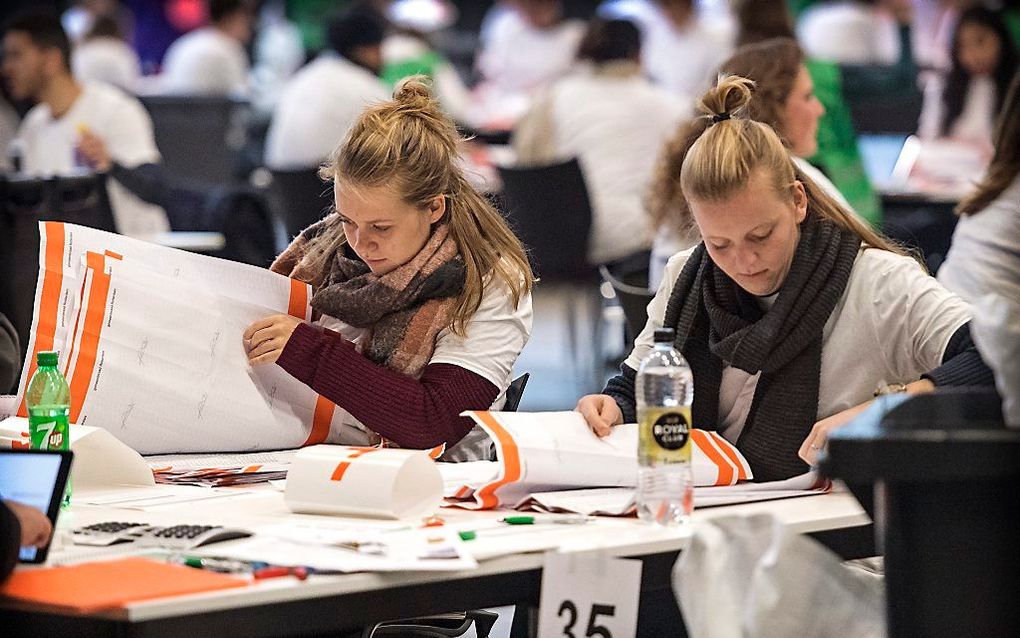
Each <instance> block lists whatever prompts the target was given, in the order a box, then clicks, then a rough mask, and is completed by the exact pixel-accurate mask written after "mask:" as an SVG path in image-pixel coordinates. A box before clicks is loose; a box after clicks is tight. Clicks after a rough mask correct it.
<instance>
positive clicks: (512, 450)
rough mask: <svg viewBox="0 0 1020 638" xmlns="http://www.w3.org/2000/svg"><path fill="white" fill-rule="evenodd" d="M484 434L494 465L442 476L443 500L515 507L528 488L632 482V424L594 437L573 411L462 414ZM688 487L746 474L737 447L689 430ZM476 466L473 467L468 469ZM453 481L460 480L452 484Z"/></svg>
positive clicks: (634, 439) (469, 505)
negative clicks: (493, 453) (491, 448)
mask: <svg viewBox="0 0 1020 638" xmlns="http://www.w3.org/2000/svg"><path fill="white" fill-rule="evenodd" d="M464 414H465V416H470V417H471V418H472V419H473V420H474V421H475V422H476V423H477V424H478V425H479V426H481V427H482V429H483V430H485V431H486V432H488V434H489V436H490V437H491V438H492V440H493V443H494V445H495V447H496V458H497V460H496V461H495V462H491V463H490V462H484V461H483V462H476V463H472V464H470V466H471V467H468V465H469V464H464V465H465V467H464V468H463V471H459V470H461V468H454V471H453V472H450V473H444V474H446V475H447V477H448V479H447V481H446V483H447V488H446V489H445V490H444V491H445V492H446V496H447V502H448V503H449V504H451V505H456V506H459V507H463V508H466V509H490V508H493V507H497V506H510V507H513V506H516V505H518V504H520V503H521V502H522V501H523V500H525V499H526V498H527V497H529V496H530V495H531V494H532V493H534V492H542V491H548V490H562V489H568V488H586V487H633V486H634V485H635V482H636V480H637V473H638V465H637V454H636V451H637V436H638V433H637V425H636V424H634V423H625V424H623V425H620V426H617V427H614V428H613V431H612V432H611V433H610V434H609V435H608V436H606V437H604V438H598V437H596V436H595V435H594V434H593V433H592V432H591V430H590V429H589V428H588V425H587V424H586V423H585V421H584V417H583V416H581V414H580V413H578V412H533V413H527V412H465V413H464ZM691 443H692V444H693V447H692V450H691V470H692V476H693V480H694V484H695V485H698V486H707V485H734V484H736V483H737V482H739V481H746V480H749V479H751V478H752V474H751V468H750V466H749V465H748V463H747V460H746V459H744V457H743V455H741V454H740V451H739V450H737V448H735V447H733V445H732V444H730V443H729V441H727V440H726V439H724V438H722V437H721V436H719V435H718V434H717V433H715V432H708V431H705V430H691ZM476 470H477V472H476ZM458 483H461V484H459V485H458Z"/></svg>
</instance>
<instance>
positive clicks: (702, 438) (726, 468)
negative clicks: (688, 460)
mask: <svg viewBox="0 0 1020 638" xmlns="http://www.w3.org/2000/svg"><path fill="white" fill-rule="evenodd" d="M691 438H692V439H694V443H695V444H696V445H697V446H698V447H699V448H700V449H701V451H702V452H704V453H705V456H707V457H708V460H710V461H712V463H715V466H716V467H717V468H719V476H718V478H717V479H716V481H715V484H716V485H732V484H733V473H734V471H733V466H732V465H730V463H729V461H727V460H726V457H724V456H723V455H722V453H721V452H719V450H717V449H716V448H715V444H714V443H712V440H711V439H709V438H708V435H707V434H705V433H704V432H702V431H701V430H691Z"/></svg>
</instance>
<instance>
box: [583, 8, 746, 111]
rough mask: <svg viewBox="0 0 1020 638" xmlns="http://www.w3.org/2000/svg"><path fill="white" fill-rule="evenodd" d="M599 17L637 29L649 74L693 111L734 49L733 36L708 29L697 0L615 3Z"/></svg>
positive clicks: (643, 62) (602, 9)
mask: <svg viewBox="0 0 1020 638" xmlns="http://www.w3.org/2000/svg"><path fill="white" fill-rule="evenodd" d="M598 13H599V15H600V16H603V17H606V18H622V19H628V20H632V21H634V22H635V23H636V24H637V25H638V27H639V28H640V29H641V41H642V51H643V55H642V64H643V66H644V69H645V73H646V74H648V76H650V77H651V78H652V80H653V81H654V82H655V83H656V84H659V85H660V86H662V87H663V88H665V89H666V90H668V91H670V92H671V93H673V94H675V95H677V96H678V97H679V99H680V100H681V101H682V102H683V103H684V104H685V105H687V107H688V108H689V109H691V111H693V110H694V98H695V97H696V96H698V95H701V93H702V92H703V91H704V90H705V89H707V88H708V87H710V86H711V85H712V83H713V81H714V79H715V72H716V70H717V69H718V68H719V63H720V62H722V61H723V60H725V59H726V56H728V55H729V54H730V52H731V51H732V50H733V36H732V34H731V33H730V32H728V31H727V30H725V29H722V28H719V27H717V26H715V25H709V24H708V23H707V22H706V21H705V20H704V19H703V18H702V16H700V15H699V13H698V10H697V7H696V6H695V3H694V0H613V1H610V2H604V3H603V4H602V5H601V6H600V7H599V9H598Z"/></svg>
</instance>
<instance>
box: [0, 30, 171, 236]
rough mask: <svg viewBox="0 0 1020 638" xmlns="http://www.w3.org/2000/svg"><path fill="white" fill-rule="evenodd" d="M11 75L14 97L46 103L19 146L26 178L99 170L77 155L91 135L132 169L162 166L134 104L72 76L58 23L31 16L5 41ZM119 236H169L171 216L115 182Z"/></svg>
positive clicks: (31, 117) (33, 114)
mask: <svg viewBox="0 0 1020 638" xmlns="http://www.w3.org/2000/svg"><path fill="white" fill-rule="evenodd" d="M3 44H4V58H3V75H4V77H5V79H6V80H7V81H8V82H9V85H10V88H11V92H12V94H13V95H14V96H15V97H17V98H19V99H26V98H27V99H33V100H35V101H37V102H38V104H36V105H35V106H34V107H33V108H32V109H31V110H30V111H29V112H28V114H27V115H25V119H24V120H22V122H21V126H20V128H19V129H18V134H17V138H16V139H15V141H14V142H13V144H14V145H15V149H16V151H17V154H18V156H19V157H20V160H21V172H22V173H25V174H27V175H33V176H50V175H67V174H71V173H76V172H79V173H80V172H82V171H90V170H92V169H93V168H94V167H92V166H89V165H88V164H87V162H85V161H84V158H82V156H81V154H80V153H77V152H76V150H77V148H76V147H77V145H78V144H79V142H80V138H81V135H82V133H83V132H86V131H87V132H90V133H93V134H95V135H97V136H99V137H101V138H103V139H104V140H105V141H106V145H107V147H108V149H109V152H110V155H111V156H112V157H113V158H114V159H115V160H116V161H117V162H119V163H121V164H123V165H124V166H128V167H132V166H137V165H139V164H145V163H150V162H158V161H159V151H157V150H156V141H155V138H154V137H153V132H152V120H151V119H150V118H149V115H148V113H146V111H145V108H144V107H143V106H142V104H141V103H140V102H139V101H138V100H137V99H136V98H134V97H132V96H129V95H127V94H125V93H123V92H121V91H120V90H119V89H116V88H114V87H112V86H109V85H105V84H99V83H97V84H84V85H83V84H79V83H78V82H76V81H75V79H74V78H73V77H72V75H71V68H70V64H69V58H70V44H69V42H68V39H67V35H66V34H65V33H64V30H63V28H62V27H61V26H60V21H59V20H58V19H57V18H56V17H55V16H50V15H47V14H26V15H24V16H21V17H19V18H17V19H15V20H14V21H12V22H11V23H10V24H9V25H8V28H7V31H6V33H5V34H4V41H3ZM108 189H109V194H110V204H111V206H112V208H113V215H114V221H115V222H116V225H117V230H118V231H119V232H121V233H123V234H125V235H132V236H150V235H153V234H157V233H161V232H166V231H167V230H169V224H168V222H167V219H166V214H165V213H164V212H163V209H161V208H159V207H158V206H153V205H151V204H146V203H144V202H142V201H141V200H140V199H138V198H137V197H135V196H134V195H132V194H131V193H129V192H128V191H127V190H126V189H125V188H123V187H122V186H121V185H120V184H119V183H117V182H116V181H114V180H111V181H109V182H108Z"/></svg>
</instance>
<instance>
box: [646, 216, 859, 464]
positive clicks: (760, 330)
mask: <svg viewBox="0 0 1020 638" xmlns="http://www.w3.org/2000/svg"><path fill="white" fill-rule="evenodd" d="M860 246H861V240H860V238H859V237H858V236H857V235H856V234H854V233H853V232H851V231H849V230H845V229H843V228H841V227H840V226H837V225H836V224H834V223H832V222H830V221H828V220H824V219H819V218H817V217H816V216H815V215H812V214H810V213H809V214H808V216H807V218H806V219H805V220H804V222H803V223H802V224H801V236H800V241H799V242H798V244H797V248H796V251H795V252H794V256H793V262H792V263H791V265H790V272H789V273H788V274H787V276H786V280H785V281H784V282H783V284H782V287H781V288H780V290H779V296H778V297H777V298H776V302H775V304H774V305H773V306H772V307H771V308H769V309H768V311H765V312H763V311H762V309H761V307H760V306H759V305H758V302H757V300H755V298H754V297H753V296H752V295H750V294H749V293H747V292H746V291H744V290H743V289H742V288H740V286H738V285H737V284H736V283H735V282H734V281H733V280H732V279H730V278H729V277H728V276H727V275H726V274H725V273H724V272H723V271H722V270H721V269H720V268H719V267H718V266H716V265H715V263H714V262H713V261H712V259H711V257H709V256H708V254H707V252H706V251H705V245H704V243H702V244H700V245H699V246H698V247H697V248H696V249H695V250H694V252H693V253H692V254H691V257H690V259H688V261H687V263H686V264H685V265H684V268H683V270H682V271H681V273H680V276H679V277H678V278H677V281H676V284H674V286H673V291H672V293H671V294H670V298H669V304H668V305H667V307H666V316H665V320H664V323H663V325H665V326H667V327H669V326H673V327H674V328H675V329H676V344H677V348H678V349H679V350H680V351H681V352H682V353H683V355H684V358H686V359H687V362H688V363H689V364H690V366H691V370H692V371H693V373H694V406H693V410H692V417H693V420H694V423H695V424H696V425H697V427H699V428H705V429H715V428H717V427H718V422H719V385H720V383H721V382H722V369H723V366H724V365H731V366H733V367H736V368H739V369H741V370H743V371H745V372H747V373H748V374H755V373H757V372H759V371H760V372H761V376H760V377H759V378H758V384H757V386H756V387H755V391H754V398H753V399H752V401H751V409H750V412H749V413H748V416H747V421H746V422H745V423H744V428H743V430H741V432H740V436H739V437H738V438H737V443H736V445H737V449H739V450H740V451H741V452H742V453H743V454H744V456H745V457H746V458H747V461H748V463H750V465H751V470H752V471H753V472H754V478H755V480H756V481H774V480H780V479H785V478H789V477H791V476H796V475H798V474H803V473H804V472H806V471H807V470H808V466H807V465H806V464H805V463H804V462H803V461H801V460H800V458H799V457H798V456H797V452H798V450H799V449H800V446H801V444H802V443H803V442H804V439H806V438H807V435H808V433H809V432H810V431H811V428H812V426H814V424H815V422H816V421H817V418H818V385H819V379H820V376H821V362H822V329H823V327H824V326H825V322H826V321H827V320H828V319H829V315H831V314H832V310H833V308H835V306H836V303H837V302H838V301H839V300H840V298H842V296H843V290H844V289H845V288H846V285H847V281H848V280H849V278H850V271H851V269H852V268H853V265H854V260H855V259H856V258H857V252H858V250H859V249H860Z"/></svg>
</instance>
